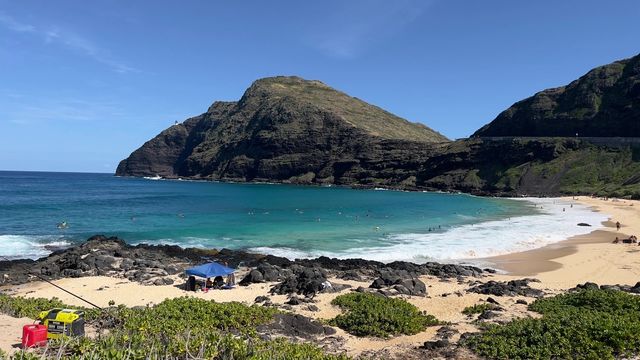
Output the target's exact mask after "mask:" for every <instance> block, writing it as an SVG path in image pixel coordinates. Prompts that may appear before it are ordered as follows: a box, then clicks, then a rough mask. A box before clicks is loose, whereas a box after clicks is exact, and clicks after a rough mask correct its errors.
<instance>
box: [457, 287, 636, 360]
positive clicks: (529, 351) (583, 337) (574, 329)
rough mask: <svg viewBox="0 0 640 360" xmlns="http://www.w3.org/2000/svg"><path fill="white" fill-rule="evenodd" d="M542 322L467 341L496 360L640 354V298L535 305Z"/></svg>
mask: <svg viewBox="0 0 640 360" xmlns="http://www.w3.org/2000/svg"><path fill="white" fill-rule="evenodd" d="M529 309H530V310H532V311H536V312H539V313H541V314H543V316H542V318H539V319H531V318H528V319H517V320H514V321H511V322H509V323H507V324H505V325H488V326H487V328H486V330H485V331H484V332H482V333H480V334H478V335H475V336H472V337H470V338H468V339H466V340H465V341H464V344H466V345H467V346H469V347H470V348H471V349H473V350H474V351H475V352H477V353H478V354H479V355H482V356H485V357H487V358H490V359H614V358H616V357H619V356H629V355H632V354H637V353H638V352H639V351H640V297H638V296H634V295H631V294H627V293H624V292H620V291H614V290H583V291H580V292H576V293H569V294H564V295H558V296H555V297H552V298H546V299H539V300H536V301H535V302H533V303H532V304H531V305H529Z"/></svg>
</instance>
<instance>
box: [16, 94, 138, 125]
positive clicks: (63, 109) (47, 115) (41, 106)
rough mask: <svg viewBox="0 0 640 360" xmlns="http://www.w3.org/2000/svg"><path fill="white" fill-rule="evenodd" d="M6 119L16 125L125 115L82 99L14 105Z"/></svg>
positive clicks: (112, 117) (46, 100)
mask: <svg viewBox="0 0 640 360" xmlns="http://www.w3.org/2000/svg"><path fill="white" fill-rule="evenodd" d="M13 107H14V109H13V110H9V111H7V112H6V113H5V115H4V116H5V117H6V118H8V119H9V121H10V122H11V123H13V124H16V125H31V124H39V123H43V122H60V123H62V122H78V121H81V122H84V121H97V120H103V119H114V118H121V117H123V116H124V115H125V114H124V112H123V111H121V110H120V109H119V108H118V107H117V106H116V105H115V104H113V103H109V102H100V101H85V100H80V99H72V98H68V99H53V98H47V99H40V100H37V101H30V102H29V103H28V104H16V103H14V104H13Z"/></svg>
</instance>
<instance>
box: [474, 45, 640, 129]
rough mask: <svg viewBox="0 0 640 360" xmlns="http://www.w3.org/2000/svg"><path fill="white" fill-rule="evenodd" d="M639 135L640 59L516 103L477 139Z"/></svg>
mask: <svg viewBox="0 0 640 360" xmlns="http://www.w3.org/2000/svg"><path fill="white" fill-rule="evenodd" d="M576 134H578V135H579V136H608V137H615V136H621V137H640V55H637V56H635V57H632V58H630V59H625V60H620V61H616V62H613V63H611V64H608V65H604V66H600V67H597V68H595V69H593V70H591V71H589V72H588V73H587V74H585V75H584V76H582V77H581V78H579V79H578V80H575V81H573V82H571V83H570V84H569V85H567V86H561V87H558V88H554V89H547V90H544V91H541V92H539V93H537V94H535V95H534V96H532V97H530V98H527V99H524V100H522V101H519V102H517V103H515V104H513V105H512V106H511V107H510V108H508V109H507V110H505V111H503V112H502V113H500V114H499V115H498V117H497V118H496V119H495V120H493V121H492V122H491V123H489V124H487V125H485V126H484V127H482V128H481V129H479V130H478V131H476V132H475V134H473V136H476V137H487V136H575V135H576Z"/></svg>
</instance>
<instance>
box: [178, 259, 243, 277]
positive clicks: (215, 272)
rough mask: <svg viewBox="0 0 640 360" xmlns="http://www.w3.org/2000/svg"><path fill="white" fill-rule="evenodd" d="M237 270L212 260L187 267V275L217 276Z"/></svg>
mask: <svg viewBox="0 0 640 360" xmlns="http://www.w3.org/2000/svg"><path fill="white" fill-rule="evenodd" d="M234 272H235V270H234V269H232V268H229V267H226V266H224V265H220V264H218V263H217V262H212V263H208V264H204V265H199V266H196V267H192V268H191V269H187V271H186V273H187V275H193V276H198V277H201V278H205V279H206V278H212V277H216V276H225V275H229V274H232V273H234Z"/></svg>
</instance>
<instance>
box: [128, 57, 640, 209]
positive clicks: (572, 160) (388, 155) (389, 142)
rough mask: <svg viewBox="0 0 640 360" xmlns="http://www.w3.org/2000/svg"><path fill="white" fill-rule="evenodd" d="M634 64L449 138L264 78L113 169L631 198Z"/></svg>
mask: <svg viewBox="0 0 640 360" xmlns="http://www.w3.org/2000/svg"><path fill="white" fill-rule="evenodd" d="M639 64H640V56H636V57H634V58H631V59H627V60H622V61H618V62H615V63H612V64H610V65H606V66H603V67H600V68H597V69H594V70H592V71H591V72H589V73H588V74H587V75H585V76H583V77H582V78H580V79H579V80H576V81H575V82H573V83H571V84H570V85H568V86H566V87H562V88H557V89H552V90H545V91H543V92H541V93H538V94H536V95H535V96H534V97H532V98H529V99H526V100H523V101H521V102H518V103H516V104H515V105H514V106H512V107H511V108H510V109H508V110H506V111H505V112H503V113H502V114H500V116H498V118H497V119H496V120H494V121H493V122H492V123H490V124H488V125H487V126H485V127H483V128H482V129H480V130H478V131H477V132H476V133H475V134H474V135H475V137H473V138H470V139H467V140H458V141H448V140H447V139H446V138H445V137H443V136H442V135H440V134H438V133H437V132H435V131H433V130H431V129H429V128H427V127H425V126H422V125H419V124H415V123H410V122H408V121H406V120H404V119H401V118H399V117H397V116H394V115H392V114H390V113H388V112H386V111H384V110H382V109H380V108H377V107H375V106H372V105H369V104H367V103H365V102H363V101H361V100H358V99H356V98H352V97H350V96H348V95H346V94H344V93H341V92H339V91H336V90H333V89H331V88H330V87H328V86H326V85H324V84H322V83H320V82H318V81H307V80H303V79H300V78H297V77H275V78H267V79H262V80H258V81H256V82H255V83H254V84H253V85H252V86H251V87H250V88H249V89H248V90H247V91H246V92H245V94H244V95H243V97H242V98H241V99H240V100H239V101H238V102H216V103H214V104H213V105H212V106H211V107H210V108H209V110H208V111H207V112H206V113H204V114H202V115H199V116H196V117H194V118H191V119H188V120H186V121H185V122H183V123H181V124H178V125H174V126H171V127H170V128H168V129H167V130H165V131H163V132H162V133H160V134H159V135H158V136H156V137H155V138H153V139H152V140H150V141H148V142H147V143H145V144H144V145H143V146H142V147H140V148H139V149H137V150H135V151H134V152H133V153H132V154H131V156H129V157H128V158H127V159H125V160H123V161H122V162H121V163H120V165H119V166H118V169H117V171H116V174H117V175H122V176H156V175H160V176H162V177H167V178H178V177H181V178H191V179H207V180H230V181H242V182H244V181H268V182H283V183H294V184H319V185H325V184H335V185H348V186H355V187H377V186H382V187H390V188H402V189H409V190H415V189H424V190H444V191H463V192H469V193H473V194H479V195H508V196H514V195H536V196H557V195H570V194H598V195H606V196H616V197H632V198H640V175H639V174H640V140H638V139H637V138H632V137H631V136H640V135H639V134H640V132H639V131H638V129H639V126H640V113H638V106H639V99H640V92H638V91H639V89H640V85H638V81H640V80H639V78H638V71H639V69H640V65H639ZM576 132H578V133H580V134H581V136H580V137H579V138H576V137H575V133H576ZM587 135H591V137H583V136H587ZM541 136H544V137H541ZM563 136H567V137H563ZM594 136H595V137H594ZM602 136H624V138H599V137H602ZM520 137H524V138H520ZM595 164H597V166H594V165H595Z"/></svg>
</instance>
